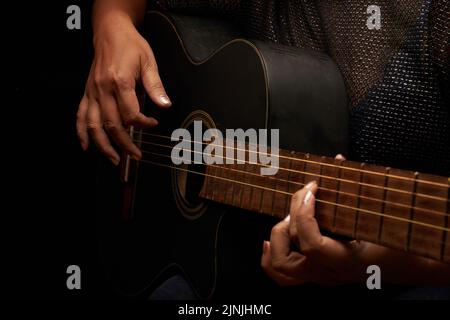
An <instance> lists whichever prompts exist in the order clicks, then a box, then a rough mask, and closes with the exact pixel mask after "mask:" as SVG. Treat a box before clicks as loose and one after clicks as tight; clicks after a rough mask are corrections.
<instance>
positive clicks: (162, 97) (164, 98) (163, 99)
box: [159, 96, 170, 105]
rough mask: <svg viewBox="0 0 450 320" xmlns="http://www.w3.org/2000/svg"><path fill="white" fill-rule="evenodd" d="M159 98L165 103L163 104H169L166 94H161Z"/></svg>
mask: <svg viewBox="0 0 450 320" xmlns="http://www.w3.org/2000/svg"><path fill="white" fill-rule="evenodd" d="M159 99H160V100H161V102H162V103H163V104H165V105H169V104H170V100H169V98H168V97H166V96H161V97H160V98H159Z"/></svg>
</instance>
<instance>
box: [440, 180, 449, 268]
mask: <svg viewBox="0 0 450 320" xmlns="http://www.w3.org/2000/svg"><path fill="white" fill-rule="evenodd" d="M448 185H449V188H448V190H447V198H448V199H450V179H449V181H448ZM449 214H450V202H447V215H446V216H445V218H444V219H445V223H444V225H445V228H447V229H449V225H448V223H449V220H450V219H449ZM447 238H448V231H444V232H443V234H442V243H443V244H442V246H441V261H444V258H445V246H446V245H447Z"/></svg>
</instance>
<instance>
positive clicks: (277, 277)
mask: <svg viewBox="0 0 450 320" xmlns="http://www.w3.org/2000/svg"><path fill="white" fill-rule="evenodd" d="M261 267H262V268H263V270H264V272H265V273H266V274H267V275H268V276H269V277H270V278H271V279H273V280H274V281H275V282H277V283H278V284H279V285H281V286H294V285H299V284H302V283H304V281H303V280H302V279H300V278H295V277H291V276H288V275H285V274H283V273H281V272H278V271H276V270H275V269H274V268H273V266H272V254H271V246H270V242H268V241H264V243H263V254H262V256H261Z"/></svg>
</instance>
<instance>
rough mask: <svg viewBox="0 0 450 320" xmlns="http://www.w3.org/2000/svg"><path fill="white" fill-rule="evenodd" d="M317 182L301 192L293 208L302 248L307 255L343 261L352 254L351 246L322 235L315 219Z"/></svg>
mask: <svg viewBox="0 0 450 320" xmlns="http://www.w3.org/2000/svg"><path fill="white" fill-rule="evenodd" d="M317 189H318V187H317V184H315V183H314V184H313V186H312V187H311V188H310V189H309V190H307V191H306V193H305V192H303V194H301V193H300V196H299V197H298V201H297V202H296V204H294V207H293V208H292V212H291V215H292V219H295V221H296V224H297V230H298V237H299V242H300V248H301V251H302V253H303V254H305V255H306V256H307V257H312V256H314V255H315V256H318V257H322V258H323V257H326V258H327V261H331V260H335V261H343V260H344V259H343V258H344V257H346V256H348V255H351V248H350V247H349V246H348V245H345V243H343V242H340V241H337V240H334V239H331V238H329V237H324V236H322V234H321V232H320V229H319V224H318V223H317V220H316V219H315V217H314V215H315V193H316V192H317Z"/></svg>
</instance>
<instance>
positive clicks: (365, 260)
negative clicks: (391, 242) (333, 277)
mask: <svg viewBox="0 0 450 320" xmlns="http://www.w3.org/2000/svg"><path fill="white" fill-rule="evenodd" d="M358 260H359V261H360V263H361V264H362V265H363V266H369V265H378V266H379V267H380V269H381V277H382V279H383V282H386V283H392V284H410V285H438V286H439V285H441V286H445V285H450V265H449V264H444V263H440V262H438V261H434V260H430V259H426V258H422V257H418V256H414V255H411V254H408V253H405V252H401V251H397V250H393V249H389V248H385V247H382V246H378V245H375V244H371V243H362V245H361V249H360V250H359V254H358Z"/></svg>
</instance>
